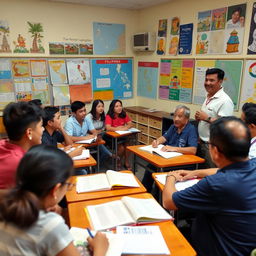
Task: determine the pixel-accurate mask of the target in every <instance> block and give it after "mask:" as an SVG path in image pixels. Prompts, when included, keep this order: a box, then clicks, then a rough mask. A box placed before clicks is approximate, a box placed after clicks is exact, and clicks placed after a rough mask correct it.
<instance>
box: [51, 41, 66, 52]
mask: <svg viewBox="0 0 256 256" xmlns="http://www.w3.org/2000/svg"><path fill="white" fill-rule="evenodd" d="M49 52H50V54H64V53H65V43H56V42H52V43H49Z"/></svg>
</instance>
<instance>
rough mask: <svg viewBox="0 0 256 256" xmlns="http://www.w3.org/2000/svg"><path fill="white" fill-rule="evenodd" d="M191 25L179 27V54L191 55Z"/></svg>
mask: <svg viewBox="0 0 256 256" xmlns="http://www.w3.org/2000/svg"><path fill="white" fill-rule="evenodd" d="M192 37H193V23H189V24H185V25H181V26H180V41H179V54H182V55H183V54H191V51H192Z"/></svg>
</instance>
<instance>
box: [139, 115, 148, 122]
mask: <svg viewBox="0 0 256 256" xmlns="http://www.w3.org/2000/svg"><path fill="white" fill-rule="evenodd" d="M138 122H139V123H142V124H148V117H147V116H143V115H138Z"/></svg>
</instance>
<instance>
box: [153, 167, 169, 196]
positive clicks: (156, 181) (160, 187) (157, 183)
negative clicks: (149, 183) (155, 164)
mask: <svg viewBox="0 0 256 256" xmlns="http://www.w3.org/2000/svg"><path fill="white" fill-rule="evenodd" d="M159 174H166V172H154V173H152V178H153V180H154V181H155V183H156V185H157V187H158V188H159V189H160V191H161V192H163V190H164V185H163V184H162V183H161V182H159V181H158V180H157V178H156V175H159Z"/></svg>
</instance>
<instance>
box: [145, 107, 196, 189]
mask: <svg viewBox="0 0 256 256" xmlns="http://www.w3.org/2000/svg"><path fill="white" fill-rule="evenodd" d="M189 117H190V109H189V108H187V107H186V106H182V105H179V106H177V107H176V108H175V111H174V116H173V124H172V125H171V126H170V128H169V129H168V131H167V132H166V133H165V134H164V135H163V136H161V137H159V138H158V139H156V140H154V141H153V142H152V146H153V147H157V146H158V145H159V144H164V145H165V146H164V147H163V148H162V150H163V151H175V152H179V153H182V154H190V155H195V154H196V149H197V143H198V136H197V132H196V128H195V127H194V125H192V124H191V123H190V122H189ZM148 167H149V169H151V170H153V171H155V167H154V166H153V165H149V166H148ZM172 169H173V168H172ZM153 183H154V180H153V178H152V173H151V171H150V170H148V169H147V170H146V171H145V174H144V177H143V180H142V184H143V185H144V186H145V188H146V189H147V191H148V192H151V189H152V185H153Z"/></svg>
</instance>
